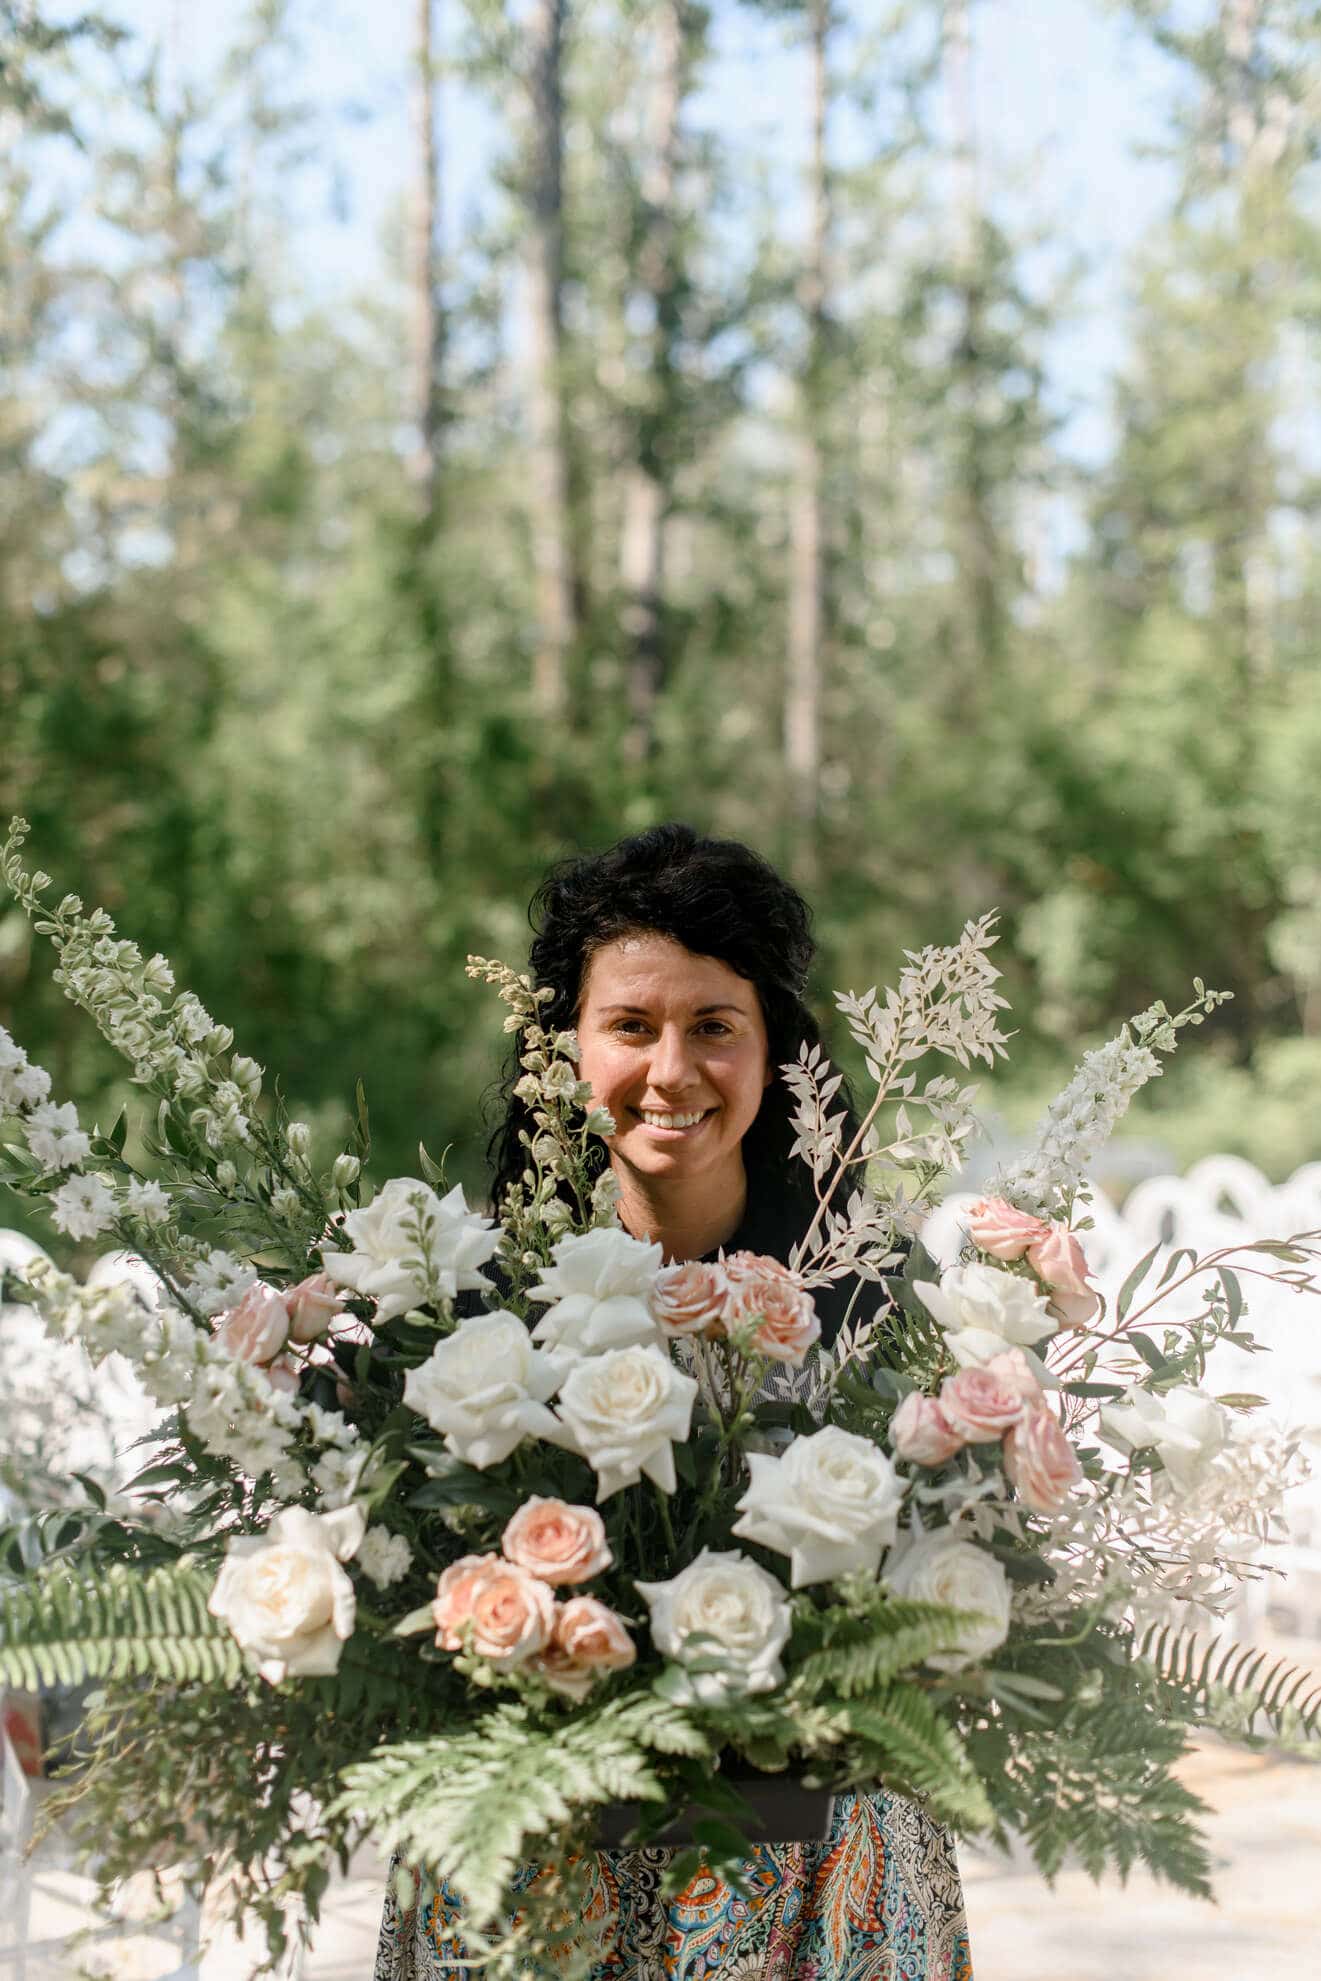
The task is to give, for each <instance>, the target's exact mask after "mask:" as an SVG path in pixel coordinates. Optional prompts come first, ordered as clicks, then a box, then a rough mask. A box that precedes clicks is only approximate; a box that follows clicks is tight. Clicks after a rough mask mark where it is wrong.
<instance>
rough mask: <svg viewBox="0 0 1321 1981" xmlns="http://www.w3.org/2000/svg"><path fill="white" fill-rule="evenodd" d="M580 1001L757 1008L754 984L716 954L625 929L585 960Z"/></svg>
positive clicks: (640, 1007) (597, 1004) (633, 1004)
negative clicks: (585, 968) (711, 954)
mask: <svg viewBox="0 0 1321 1981" xmlns="http://www.w3.org/2000/svg"><path fill="white" fill-rule="evenodd" d="M583 998H584V1001H585V1002H586V1001H590V1002H591V1003H592V1004H593V1005H596V1006H598V1007H599V1006H604V1005H612V1004H618V1005H622V1006H627V1007H634V1008H637V1009H644V1008H646V1007H647V1006H648V1005H651V1004H656V1003H686V1004H689V1005H717V1004H720V1005H727V1006H730V1007H732V1008H733V1009H736V1010H739V1011H755V1010H756V1009H757V1008H758V1002H759V1000H758V997H757V993H756V990H755V989H754V988H753V986H752V985H751V984H750V983H749V982H748V980H747V978H746V977H740V976H739V974H738V972H737V971H736V970H732V969H731V968H730V966H729V964H728V963H722V962H721V961H720V959H719V957H718V956H698V955H696V954H695V953H694V952H693V951H692V950H691V949H685V948H684V946H683V944H682V943H680V942H675V941H674V940H673V939H672V937H670V936H663V935H642V934H639V935H627V936H620V937H619V938H618V939H617V940H616V941H614V942H609V943H605V944H603V945H602V947H601V948H600V949H598V950H596V951H595V952H594V953H593V955H592V957H591V959H590V961H589V962H588V965H587V972H586V975H585V977H584V980H583Z"/></svg>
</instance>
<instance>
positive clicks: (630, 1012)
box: [602, 1004, 747, 1018]
mask: <svg viewBox="0 0 1321 1981" xmlns="http://www.w3.org/2000/svg"><path fill="white" fill-rule="evenodd" d="M717 1011H734V1012H737V1013H738V1015H739V1017H740V1018H746V1016H747V1013H746V1012H745V1011H744V1009H743V1006H742V1005H741V1004H695V1005H694V1006H693V1016H694V1018H710V1017H712V1016H714V1014H715V1013H716V1012H717ZM602 1015H603V1016H604V1017H607V1018H610V1017H615V1016H622V1017H628V1018H646V1017H649V1016H650V1006H648V1005H645V1004H607V1005H606V1006H605V1007H604V1009H603V1014H602Z"/></svg>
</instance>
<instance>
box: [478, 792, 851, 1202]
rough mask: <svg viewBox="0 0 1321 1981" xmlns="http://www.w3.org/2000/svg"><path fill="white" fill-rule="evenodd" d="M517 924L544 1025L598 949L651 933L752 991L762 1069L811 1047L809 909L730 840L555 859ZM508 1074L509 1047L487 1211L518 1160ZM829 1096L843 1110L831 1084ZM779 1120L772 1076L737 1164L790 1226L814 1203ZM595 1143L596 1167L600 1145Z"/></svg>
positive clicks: (676, 828)
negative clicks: (708, 960) (547, 997)
mask: <svg viewBox="0 0 1321 1981" xmlns="http://www.w3.org/2000/svg"><path fill="white" fill-rule="evenodd" d="M528 920H529V921H530V923H531V924H532V928H533V932H534V933H533V942H532V951H531V958H530V962H531V969H532V975H533V981H534V982H535V983H536V984H537V985H538V986H549V987H550V988H551V989H552V990H553V991H554V992H555V998H554V1001H553V1002H551V1003H548V1004H547V1005H545V1006H543V1013H542V1019H541V1022H542V1023H543V1024H544V1025H546V1026H547V1027H548V1028H550V1029H553V1028H556V1027H563V1026H571V1025H573V1024H574V1022H575V1020H576V1018H577V1013H578V1007H579V1004H580V1001H581V997H582V988H583V982H584V979H585V977H586V974H587V966H588V964H589V963H590V961H591V958H592V956H593V955H594V954H595V952H596V951H597V950H598V949H601V948H602V947H604V945H605V944H607V943H611V942H616V941H618V940H619V939H620V938H621V937H622V936H629V935H640V934H654V935H663V936H668V937H670V938H671V940H673V941H674V942H679V943H682V944H683V946H684V948H685V949H689V950H691V951H692V952H693V954H694V955H697V956H714V957H715V958H717V959H718V961H720V962H721V963H726V964H728V966H729V967H730V969H731V970H735V971H737V973H738V975H739V976H740V977H744V978H746V980H747V981H748V982H749V983H750V984H752V985H753V986H754V988H755V990H756V992H757V996H758V997H759V999H760V1000H761V1009H762V1016H763V1018H764V1020H765V1024H766V1035H767V1043H768V1047H769V1059H770V1064H771V1067H772V1068H776V1067H779V1066H781V1065H783V1064H784V1062H785V1061H786V1060H791V1059H796V1058H797V1056H798V1048H799V1046H800V1045H801V1044H802V1042H803V1041H804V1040H807V1042H808V1044H809V1045H818V1044H819V1043H820V1037H821V1035H820V1031H819V1029H818V1026H817V1022H816V1020H815V1018H814V1017H813V1016H812V1013H811V1011H810V1010H809V1009H808V1007H807V1005H806V1004H805V1003H804V1001H803V998H804V991H805V988H806V984H807V974H808V970H809V968H810V966H811V962H812V958H813V956H814V954H815V952H816V944H815V942H814V941H813V939H812V915H811V910H810V909H809V908H808V906H807V903H806V902H805V901H804V900H803V898H802V896H801V895H800V894H799V893H798V891H797V889H796V888H794V887H792V886H791V885H790V883H789V882H788V881H787V880H785V879H784V878H783V877H782V876H781V875H780V874H778V873H777V872H776V871H775V869H774V867H772V866H771V864H770V862H769V861H768V860H764V859H763V858H762V857H761V855H760V854H759V853H754V852H753V850H752V848H751V847H750V846H744V845H742V844H741V843H740V842H739V841H738V840H736V839H708V838H705V837H703V835H702V834H700V833H698V832H695V831H694V830H693V828H692V827H691V826H688V825H677V824H672V825H657V826H652V827H650V828H649V830H647V831H646V832H639V833H637V834H635V835H634V836H633V837H631V838H629V839H621V840H619V841H618V842H617V844H615V845H614V846H611V847H609V848H608V849H607V850H606V851H605V852H604V853H588V854H584V855H581V856H578V857H575V858H573V859H568V860H564V861H562V862H561V863H560V864H559V865H558V866H556V867H554V868H553V869H552V870H551V872H550V873H549V874H548V875H547V877H546V879H545V880H544V881H543V882H542V884H541V886H540V887H539V888H538V889H537V891H536V893H535V894H534V895H533V897H532V902H531V905H530V907H529V909H528ZM518 1074H519V1067H518V1054H517V1049H516V1048H515V1050H514V1051H513V1052H512V1053H511V1055H510V1059H509V1063H508V1065H507V1066H506V1068H505V1072H504V1076H503V1078H502V1080H501V1081H500V1083H499V1086H498V1087H497V1089H496V1090H495V1094H494V1097H493V1102H494V1105H495V1106H498V1107H499V1108H500V1119H499V1121H498V1124H497V1126H496V1128H495V1132H494V1134H493V1135H492V1137H491V1142H490V1147H489V1149H488V1151H487V1153H488V1158H489V1161H490V1164H491V1169H492V1196H493V1201H494V1203H495V1204H496V1206H497V1207H498V1206H499V1205H500V1204H501V1203H502V1202H503V1200H504V1195H505V1192H506V1191H507V1190H508V1188H509V1186H510V1185H511V1184H512V1183H515V1182H517V1181H518V1179H519V1177H520V1176H521V1175H522V1173H523V1169H524V1166H525V1163H526V1156H525V1153H524V1150H523V1148H522V1146H521V1145H520V1143H519V1139H518V1137H519V1131H520V1130H521V1129H525V1128H530V1126H531V1117H530V1113H529V1110H528V1108H527V1106H526V1104H525V1103H524V1102H523V1101H521V1100H519V1099H518V1097H517V1095H516V1094H515V1093H514V1091H513V1089H514V1083H515V1081H516V1080H517V1078H518ZM840 1100H841V1103H842V1104H844V1105H846V1106H847V1105H848V1097H847V1095H846V1094H844V1092H843V1090H842V1089H841V1094H840ZM849 1113H850V1114H851V1113H852V1109H851V1108H849ZM790 1116H791V1097H790V1094H789V1091H788V1088H787V1087H786V1086H785V1084H784V1081H783V1080H782V1079H781V1078H780V1077H779V1075H778V1074H776V1075H775V1077H774V1078H773V1079H772V1080H771V1082H770V1084H769V1086H768V1087H767V1088H766V1092H765V1095H764V1097H763V1099H762V1104H761V1108H760V1111H759V1113H758V1114H757V1117H756V1120H755V1121H754V1122H753V1124H752V1126H751V1128H749V1130H748V1132H747V1134H746V1136H745V1137H744V1139H743V1160H744V1167H745V1170H746V1172H747V1178H748V1202H749V1205H750V1206H751V1205H753V1204H755V1205H756V1206H757V1207H758V1210H759V1212H760V1213H762V1214H763V1215H768V1216H769V1215H774V1216H776V1217H778V1218H782V1219H783V1220H784V1222H785V1225H786V1226H787V1228H788V1229H789V1230H794V1231H798V1232H801V1231H802V1230H803V1229H804V1228H805V1226H806V1224H807V1222H808V1221H809V1219H810V1217H811V1215H812V1212H813V1211H814V1209H815V1201H816V1200H815V1197H814V1195H813V1192H812V1180H811V1173H810V1171H809V1170H808V1167H807V1165H806V1164H805V1163H804V1162H802V1161H801V1160H800V1159H799V1158H798V1157H797V1156H792V1155H791V1153H790V1151H791V1149H792V1146H793V1141H794V1133H793V1128H792V1125H791V1119H790ZM595 1146H596V1147H597V1148H598V1149H599V1150H600V1166H601V1168H604V1167H605V1164H606V1161H607V1154H606V1150H605V1147H604V1144H599V1143H598V1144H596V1145H595Z"/></svg>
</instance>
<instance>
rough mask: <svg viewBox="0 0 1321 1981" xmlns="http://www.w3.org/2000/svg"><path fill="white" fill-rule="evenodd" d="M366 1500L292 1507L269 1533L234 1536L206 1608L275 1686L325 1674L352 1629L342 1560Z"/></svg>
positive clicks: (359, 1530)
mask: <svg viewBox="0 0 1321 1981" xmlns="http://www.w3.org/2000/svg"><path fill="white" fill-rule="evenodd" d="M366 1524H367V1517H366V1515H365V1514H364V1513H363V1511H362V1509H361V1507H344V1508H342V1509H341V1510H340V1511H338V1512H336V1513H309V1512H308V1511H307V1509H306V1508H305V1507H301V1506H290V1507H286V1508H285V1509H284V1511H283V1512H282V1513H277V1514H276V1516H275V1518H274V1520H272V1522H271V1524H270V1526H269V1527H268V1528H267V1529H266V1532H265V1533H264V1534H248V1535H243V1536H242V1537H241V1538H239V1539H237V1540H232V1541H231V1542H230V1544H229V1550H228V1553H227V1554H226V1557H225V1562H224V1566H223V1567H222V1568H221V1571H220V1574H219V1576H218V1577H217V1579H216V1585H215V1588H214V1589H213V1590H212V1591H211V1597H210V1600H209V1602H208V1603H207V1608H208V1609H209V1610H210V1612H211V1614H212V1616H218V1617H219V1618H220V1619H221V1621H222V1622H224V1623H226V1624H228V1626H229V1628H230V1630H231V1632H232V1633H233V1635H234V1638H235V1639H236V1641H237V1642H238V1644H239V1645H240V1646H241V1647H242V1649H243V1650H245V1651H247V1652H250V1653H251V1654H252V1656H253V1657H254V1658H255V1659H256V1660H257V1670H258V1671H259V1672H260V1674H261V1676H262V1677H263V1678H264V1679H267V1680H268V1681H269V1682H270V1683H271V1684H272V1685H278V1684H279V1683H280V1681H281V1679H284V1678H309V1677H325V1676H327V1675H328V1674H329V1673H331V1672H333V1671H335V1670H336V1669H337V1668H338V1666H339V1658H340V1652H341V1650H342V1648H343V1646H344V1643H345V1641H346V1639H348V1638H349V1637H351V1636H352V1635H353V1623H354V1616H355V1613H356V1600H355V1597H354V1593H353V1584H352V1582H351V1581H350V1580H349V1578H348V1576H347V1575H346V1574H345V1572H344V1570H343V1568H342V1567H341V1566H340V1563H341V1562H345V1561H347V1560H348V1559H349V1557H350V1556H351V1555H352V1554H353V1553H354V1552H355V1550H356V1549H357V1547H358V1545H359V1543H360V1542H361V1540H362V1536H363V1530H364V1528H365V1527H366Z"/></svg>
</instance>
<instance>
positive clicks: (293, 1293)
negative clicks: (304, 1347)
mask: <svg viewBox="0 0 1321 1981" xmlns="http://www.w3.org/2000/svg"><path fill="white" fill-rule="evenodd" d="M344 1299H345V1295H344V1293H343V1292H342V1291H341V1289H340V1288H339V1287H337V1286H336V1284H335V1282H334V1280H333V1279H332V1278H331V1277H330V1275H329V1273H311V1274H309V1276H308V1277H307V1278H306V1279H300V1280H299V1282H298V1284H297V1286H287V1287H286V1288H285V1290H284V1305H285V1311H286V1312H287V1314H288V1316H289V1332H290V1334H291V1335H292V1336H293V1338H294V1340H295V1341H317V1340H318V1339H319V1338H320V1337H321V1336H322V1335H323V1334H324V1333H325V1332H326V1329H327V1328H328V1327H329V1326H330V1323H331V1321H332V1320H334V1318H335V1316H336V1315H337V1314H342V1313H343V1311H344Z"/></svg>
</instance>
